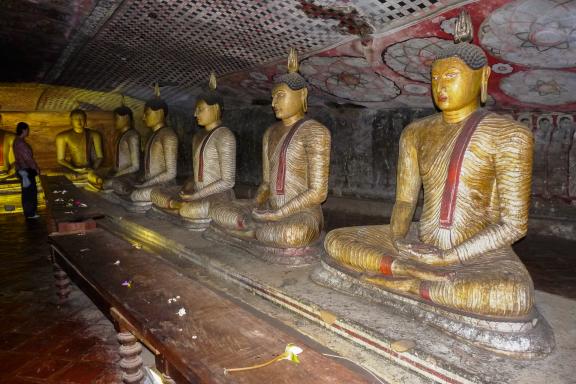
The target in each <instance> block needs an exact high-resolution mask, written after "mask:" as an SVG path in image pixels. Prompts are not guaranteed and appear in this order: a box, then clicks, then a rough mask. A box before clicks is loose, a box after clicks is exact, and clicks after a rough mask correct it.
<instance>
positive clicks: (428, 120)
mask: <svg viewBox="0 0 576 384" xmlns="http://www.w3.org/2000/svg"><path fill="white" fill-rule="evenodd" d="M440 120H442V114H441V113H435V114H433V115H430V116H426V117H422V118H420V119H418V120H414V121H413V122H411V123H410V124H408V125H407V126H406V127H404V129H403V130H402V136H409V135H410V136H412V135H421V134H422V133H426V131H428V130H429V129H430V126H431V125H435V124H437V123H438V122H439V121H440Z"/></svg>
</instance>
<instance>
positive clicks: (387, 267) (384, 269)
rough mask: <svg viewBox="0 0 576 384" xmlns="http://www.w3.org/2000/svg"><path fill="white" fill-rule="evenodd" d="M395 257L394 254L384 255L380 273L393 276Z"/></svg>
mask: <svg viewBox="0 0 576 384" xmlns="http://www.w3.org/2000/svg"><path fill="white" fill-rule="evenodd" d="M393 262H394V258H393V257H392V256H382V259H381V260H380V273H382V274H383V275H386V276H392V263H393Z"/></svg>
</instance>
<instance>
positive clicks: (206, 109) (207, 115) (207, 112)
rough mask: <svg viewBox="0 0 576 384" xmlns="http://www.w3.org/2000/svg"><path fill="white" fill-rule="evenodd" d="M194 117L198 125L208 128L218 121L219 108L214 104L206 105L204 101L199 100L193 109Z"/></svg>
mask: <svg viewBox="0 0 576 384" xmlns="http://www.w3.org/2000/svg"><path fill="white" fill-rule="evenodd" d="M194 117H196V121H197V122H198V125H200V126H202V127H206V126H209V125H210V124H213V123H215V122H217V121H218V120H220V106H219V105H218V104H217V103H216V104H212V105H208V103H206V102H205V101H204V100H199V101H198V102H197V103H196V108H195V109H194Z"/></svg>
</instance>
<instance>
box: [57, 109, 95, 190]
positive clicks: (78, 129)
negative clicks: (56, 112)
mask: <svg viewBox="0 0 576 384" xmlns="http://www.w3.org/2000/svg"><path fill="white" fill-rule="evenodd" d="M70 123H71V125H72V129H69V130H67V131H64V132H60V133H59V134H58V135H56V158H57V159H58V164H60V165H62V166H64V167H65V168H67V172H66V173H65V176H66V177H68V178H69V179H70V180H71V181H75V182H88V183H89V185H90V186H92V187H93V188H96V189H100V188H101V187H102V185H101V180H102V179H101V178H100V177H99V176H98V173H97V170H98V168H99V167H100V164H101V163H102V159H103V152H102V136H101V135H100V133H99V132H97V131H94V130H92V129H88V128H86V112H84V111H83V110H81V109H74V110H73V111H72V112H70Z"/></svg>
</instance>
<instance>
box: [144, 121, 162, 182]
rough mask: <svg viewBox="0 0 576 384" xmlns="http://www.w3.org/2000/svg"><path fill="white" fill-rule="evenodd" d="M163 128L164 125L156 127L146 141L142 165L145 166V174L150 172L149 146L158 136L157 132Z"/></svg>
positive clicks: (150, 146)
mask: <svg viewBox="0 0 576 384" xmlns="http://www.w3.org/2000/svg"><path fill="white" fill-rule="evenodd" d="M164 128H166V127H162V128H160V129H157V130H156V131H154V132H153V133H152V135H150V138H149V139H148V142H147V143H146V152H145V153H144V167H145V168H144V172H145V174H147V173H148V172H150V148H152V143H153V142H154V140H155V139H156V136H158V132H160V131H161V130H163V129H164Z"/></svg>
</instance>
